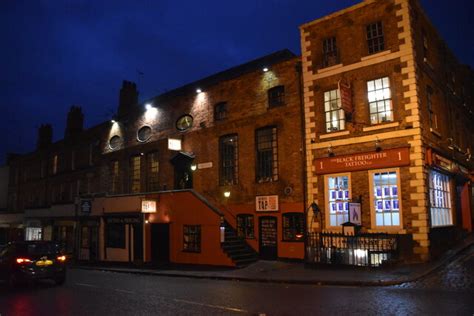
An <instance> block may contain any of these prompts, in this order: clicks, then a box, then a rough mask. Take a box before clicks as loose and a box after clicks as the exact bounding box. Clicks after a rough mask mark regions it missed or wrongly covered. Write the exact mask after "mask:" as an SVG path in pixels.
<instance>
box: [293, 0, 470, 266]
mask: <svg viewBox="0 0 474 316" xmlns="http://www.w3.org/2000/svg"><path fill="white" fill-rule="evenodd" d="M300 30H301V46H302V63H303V77H304V104H305V113H304V116H305V123H306V124H305V131H306V133H305V138H306V141H305V142H306V148H307V160H306V168H307V174H308V177H307V179H308V182H307V186H308V196H307V200H308V201H315V202H316V203H317V205H318V206H319V208H320V210H321V212H320V214H319V213H318V212H317V213H316V214H312V213H310V214H309V217H308V223H309V226H308V229H309V230H310V231H314V232H320V231H330V232H341V231H342V227H341V224H342V223H344V222H347V221H348V220H349V203H350V202H360V207H361V214H359V213H358V212H355V213H356V214H355V216H356V218H355V221H356V222H358V220H359V218H358V217H359V216H361V223H360V224H361V225H362V232H367V233H379V232H380V233H391V234H396V235H398V237H399V247H400V248H402V249H400V250H401V251H402V255H403V256H404V257H405V258H406V259H408V260H428V258H429V257H430V255H436V254H439V253H440V252H441V251H443V250H444V249H445V248H446V247H449V246H450V245H452V244H453V243H454V242H455V241H456V240H457V239H458V238H460V237H461V236H462V235H463V234H465V233H467V232H471V231H472V225H473V221H472V220H473V216H472V209H473V208H472V201H471V200H470V199H471V198H472V197H471V195H472V185H471V183H472V180H473V170H474V163H473V162H474V161H473V159H472V157H471V153H472V150H473V144H474V130H473V125H472V122H473V121H474V115H473V111H474V104H473V99H472V97H473V95H472V94H473V91H474V89H473V80H472V79H473V71H472V69H470V68H469V67H467V66H463V65H460V64H459V63H458V62H457V60H456V58H455V57H454V56H453V55H452V53H451V52H450V51H449V49H448V48H447V47H446V44H445V43H444V42H443V41H442V39H441V38H440V37H439V35H438V34H437V32H436V30H435V28H434V27H433V26H432V25H431V23H430V22H429V20H428V18H427V17H426V16H425V14H424V13H423V11H422V9H421V8H420V6H419V3H418V2H417V1H410V0H390V1H374V0H367V1H363V2H361V3H359V4H357V5H355V6H352V7H350V8H347V9H345V10H342V11H339V12H336V13H334V14H331V15H329V16H326V17H323V18H321V19H318V20H315V21H312V22H309V23H307V24H304V25H302V26H301V27H300Z"/></svg>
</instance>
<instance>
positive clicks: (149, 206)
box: [142, 200, 156, 213]
mask: <svg viewBox="0 0 474 316" xmlns="http://www.w3.org/2000/svg"><path fill="white" fill-rule="evenodd" d="M142 213H156V201H154V200H142Z"/></svg>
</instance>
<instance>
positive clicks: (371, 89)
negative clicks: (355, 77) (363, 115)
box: [367, 77, 393, 124]
mask: <svg viewBox="0 0 474 316" xmlns="http://www.w3.org/2000/svg"><path fill="white" fill-rule="evenodd" d="M367 94H368V99H369V110H370V123H371V124H379V123H384V122H390V121H393V110H392V95H391V92H390V82H389V80H388V77H384V78H380V79H376V80H371V81H367Z"/></svg>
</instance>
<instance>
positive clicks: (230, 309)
mask: <svg viewBox="0 0 474 316" xmlns="http://www.w3.org/2000/svg"><path fill="white" fill-rule="evenodd" d="M173 301H175V302H178V303H186V304H191V305H199V306H205V307H211V308H216V309H223V310H226V311H231V312H237V313H245V314H248V313H249V312H248V311H246V310H244V309H240V308H234V307H227V306H220V305H210V304H204V303H198V302H192V301H187V300H180V299H177V298H174V299H173Z"/></svg>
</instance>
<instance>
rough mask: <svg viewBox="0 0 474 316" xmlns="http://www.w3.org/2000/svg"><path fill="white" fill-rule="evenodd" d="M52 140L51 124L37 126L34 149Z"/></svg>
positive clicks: (46, 145)
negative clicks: (36, 139) (36, 140)
mask: <svg viewBox="0 0 474 316" xmlns="http://www.w3.org/2000/svg"><path fill="white" fill-rule="evenodd" d="M52 141H53V127H52V126H51V124H41V126H40V127H39V128H38V143H37V145H36V149H44V148H46V147H48V146H49V145H51V143H52Z"/></svg>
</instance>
